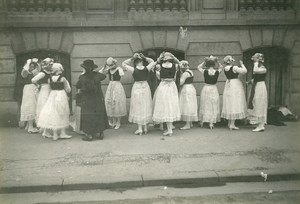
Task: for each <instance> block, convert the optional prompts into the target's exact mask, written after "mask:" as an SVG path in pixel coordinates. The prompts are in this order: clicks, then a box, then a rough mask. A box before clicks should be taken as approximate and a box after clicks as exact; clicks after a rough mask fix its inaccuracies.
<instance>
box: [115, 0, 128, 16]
mask: <svg viewBox="0 0 300 204" xmlns="http://www.w3.org/2000/svg"><path fill="white" fill-rule="evenodd" d="M114 1H115V18H116V19H127V18H128V6H129V5H128V1H127V0H125V1H124V0H114Z"/></svg>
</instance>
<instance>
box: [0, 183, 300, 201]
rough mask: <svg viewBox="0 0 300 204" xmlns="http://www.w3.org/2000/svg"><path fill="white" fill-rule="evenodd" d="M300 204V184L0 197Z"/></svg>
mask: <svg viewBox="0 0 300 204" xmlns="http://www.w3.org/2000/svg"><path fill="white" fill-rule="evenodd" d="M270 190H272V193H270V192H269V191H270ZM299 200H300V181H281V182H263V181H262V182H251V183H227V184H226V185H225V186H219V187H203V188H172V187H166V186H155V187H144V188H136V189H112V190H88V191H65V192H52V193H44V192H43V193H41V192H40V193H15V194H0V203H5V204H27V203H28V204H29V203H49V204H50V203H51V204H54V203H74V204H76V203H77V204H89V203H92V204H94V203H95V204H96V203H97V204H138V203H145V204H188V203H189V204H196V203H202V204H208V203H209V204H210V203H214V204H227V203H228V204H229V203H245V204H274V203H275V204H277V203H278V204H283V203H287V204H294V203H295V204H298V203H299Z"/></svg>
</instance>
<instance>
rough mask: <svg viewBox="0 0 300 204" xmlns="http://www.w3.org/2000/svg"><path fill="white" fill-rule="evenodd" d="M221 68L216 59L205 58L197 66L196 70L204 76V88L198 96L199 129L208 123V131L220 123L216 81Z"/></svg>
mask: <svg viewBox="0 0 300 204" xmlns="http://www.w3.org/2000/svg"><path fill="white" fill-rule="evenodd" d="M222 68H223V66H222V65H221V64H220V63H219V62H218V58H217V57H213V56H210V57H206V58H205V61H204V62H202V63H201V64H200V65H199V66H198V70H199V71H200V72H201V73H202V74H203V75H204V81H205V84H204V87H203V88H202V91H201V96H200V107H199V120H200V125H201V127H202V126H203V123H209V127H210V129H213V128H214V123H216V122H218V121H220V96H219V91H218V88H217V85H216V83H217V81H218V77H219V74H220V72H221V71H222Z"/></svg>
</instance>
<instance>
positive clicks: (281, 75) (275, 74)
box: [243, 47, 289, 106]
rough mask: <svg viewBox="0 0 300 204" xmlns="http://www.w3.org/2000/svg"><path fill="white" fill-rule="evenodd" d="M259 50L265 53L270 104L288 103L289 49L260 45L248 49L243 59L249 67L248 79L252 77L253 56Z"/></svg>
mask: <svg viewBox="0 0 300 204" xmlns="http://www.w3.org/2000/svg"><path fill="white" fill-rule="evenodd" d="M257 52H259V53H262V54H263V55H264V58H265V62H264V65H265V67H266V68H267V69H268V74H267V79H266V85H267V90H268V100H269V106H279V105H286V101H285V99H286V94H287V87H288V86H287V77H288V72H287V71H288V61H289V60H288V59H289V51H288V50H287V49H285V48H282V47H258V48H253V49H250V50H246V51H245V52H244V53H243V61H244V63H245V66H246V67H247V69H248V73H247V81H249V80H251V79H252V70H253V62H252V60H251V57H252V56H253V55H254V54H255V53H257ZM248 91H249V90H248ZM247 96H248V94H247Z"/></svg>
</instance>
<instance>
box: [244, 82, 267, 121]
mask: <svg viewBox="0 0 300 204" xmlns="http://www.w3.org/2000/svg"><path fill="white" fill-rule="evenodd" d="M252 102H253V109H248V119H249V121H250V124H258V123H259V122H261V121H264V123H265V124H266V123H267V111H268V93H267V87H266V84H265V82H264V81H260V82H257V84H256V86H255V94H254V98H253V101H252Z"/></svg>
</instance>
